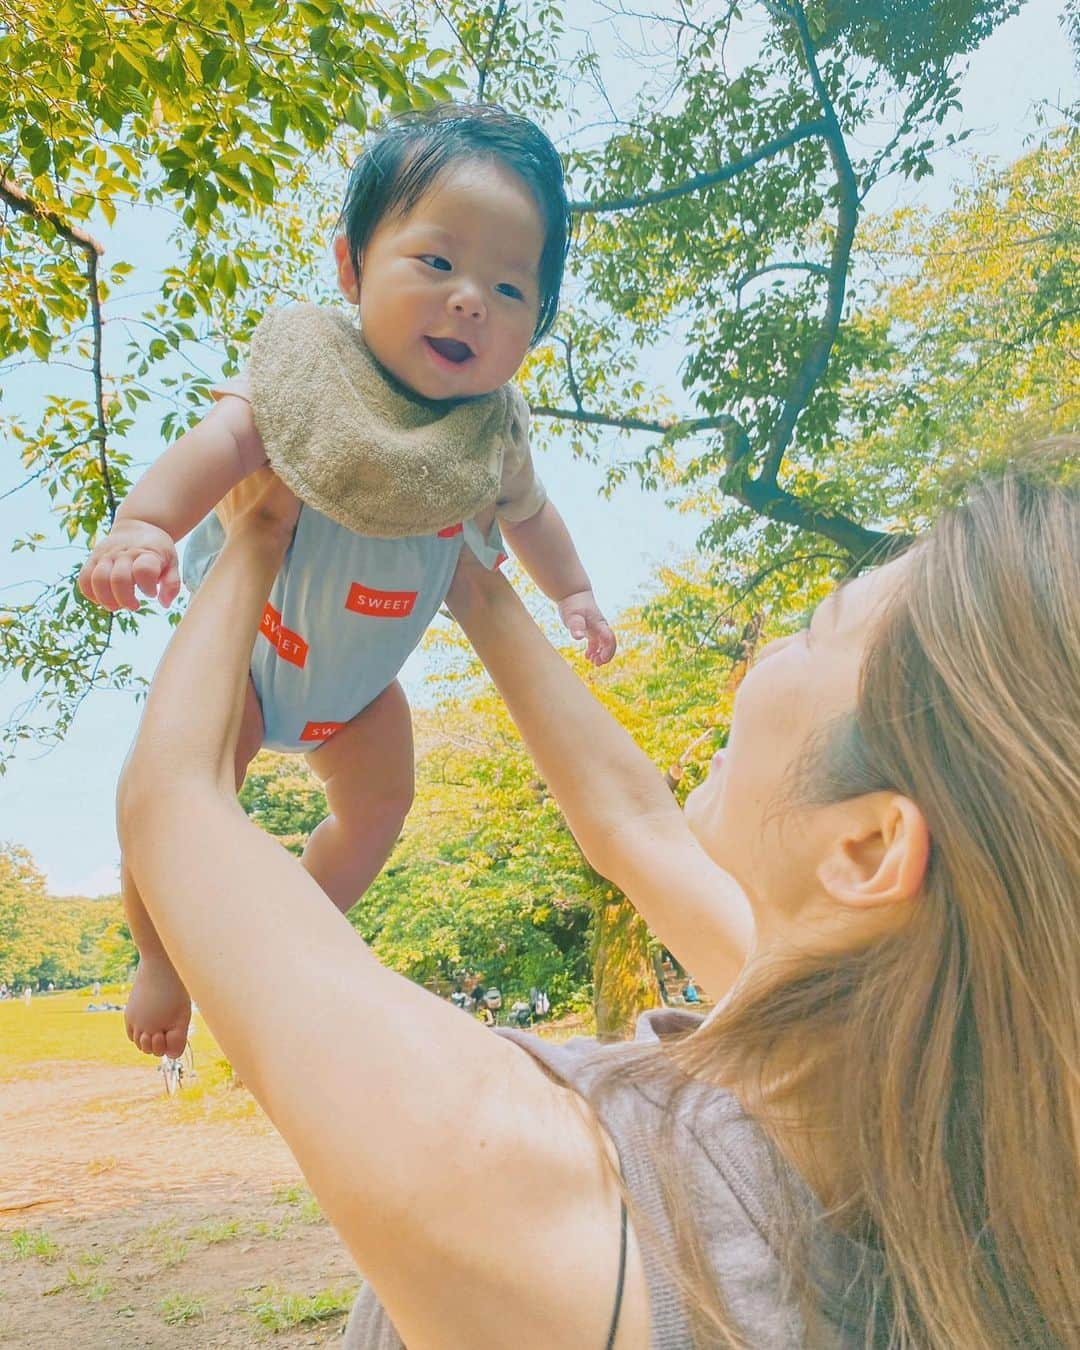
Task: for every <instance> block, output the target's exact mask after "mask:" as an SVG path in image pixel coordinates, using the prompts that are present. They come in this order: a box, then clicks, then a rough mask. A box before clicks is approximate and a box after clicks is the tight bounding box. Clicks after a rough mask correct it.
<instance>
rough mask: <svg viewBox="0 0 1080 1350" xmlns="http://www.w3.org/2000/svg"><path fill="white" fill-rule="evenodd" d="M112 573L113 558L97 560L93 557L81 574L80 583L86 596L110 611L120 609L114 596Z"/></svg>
mask: <svg viewBox="0 0 1080 1350" xmlns="http://www.w3.org/2000/svg"><path fill="white" fill-rule="evenodd" d="M112 573H113V560H112V558H108V557H106V558H98V560H97V561H96V562H95V561H94V559H93V558H91V559H90V560H89V562H87V564H86V566H85V567H84V568H83V570H82V572H81V573H80V574H79V585H80V586H81V587H82V590H83V594H84V595H85V596H86V598H87V599H88V600H93V602H94V604H95V605H100V606H101V607H102V609H107V610H110V611H114V610H116V609H119V605H117V603H116V600H115V599H114V597H113V589H112ZM84 578H85V585H84V584H83V582H84Z"/></svg>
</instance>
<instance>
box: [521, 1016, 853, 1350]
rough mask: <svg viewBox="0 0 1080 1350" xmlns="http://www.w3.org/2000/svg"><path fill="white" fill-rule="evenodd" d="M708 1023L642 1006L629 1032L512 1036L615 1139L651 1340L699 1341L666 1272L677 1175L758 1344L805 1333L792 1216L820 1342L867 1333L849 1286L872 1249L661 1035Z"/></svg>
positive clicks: (789, 1340)
mask: <svg viewBox="0 0 1080 1350" xmlns="http://www.w3.org/2000/svg"><path fill="white" fill-rule="evenodd" d="M704 1022H705V1018H704V1017H702V1016H701V1015H700V1014H698V1013H691V1012H685V1011H682V1010H677V1009H670V1008H658V1009H654V1010H652V1011H650V1012H647V1013H643V1014H642V1015H641V1017H640V1018H639V1019H638V1024H637V1028H636V1035H635V1038H634V1040H633V1041H631V1042H625V1041H624V1042H618V1043H614V1044H611V1043H601V1042H599V1041H596V1040H592V1039H587V1038H576V1039H573V1040H569V1041H566V1042H564V1043H562V1044H557V1043H553V1042H551V1041H545V1040H541V1039H540V1038H539V1037H537V1036H535V1035H529V1034H525V1033H521V1032H513V1031H509V1030H506V1031H503V1032H502V1034H503V1035H506V1036H508V1037H510V1038H511V1039H513V1040H514V1041H515V1042H516V1043H517V1044H519V1045H520V1046H521V1047H522V1049H524V1050H526V1051H528V1053H529V1054H530V1055H532V1056H533V1058H534V1059H535V1060H536V1061H537V1062H538V1063H539V1064H540V1065H541V1066H542V1067H543V1068H544V1069H545V1071H546V1072H548V1073H550V1074H551V1075H552V1076H553V1077H555V1078H556V1079H557V1080H558V1081H560V1082H562V1083H563V1084H565V1086H567V1087H568V1088H571V1089H573V1090H574V1091H576V1092H578V1093H580V1095H581V1096H582V1097H583V1098H585V1100H586V1101H588V1103H589V1104H590V1105H591V1106H592V1108H593V1110H594V1111H595V1112H596V1114H597V1117H598V1119H599V1120H600V1121H601V1123H602V1124H603V1126H604V1128H605V1129H606V1130H607V1132H608V1134H609V1135H610V1137H611V1140H612V1143H613V1144H614V1145H615V1149H616V1151H617V1153H618V1155H619V1164H620V1168H621V1170H622V1175H623V1181H624V1183H625V1185H626V1189H627V1192H628V1194H629V1196H630V1199H631V1201H632V1203H633V1206H634V1209H635V1211H636V1213H637V1215H638V1216H639V1218H642V1219H644V1221H645V1223H646V1224H647V1225H648V1228H649V1229H650V1230H651V1233H652V1234H653V1236H654V1238H655V1242H648V1241H646V1242H645V1243H644V1244H643V1248H642V1255H643V1260H644V1264H645V1273H646V1279H647V1281H648V1284H649V1294H650V1302H651V1307H652V1313H653V1324H654V1325H653V1333H654V1334H653V1344H654V1345H656V1346H665V1347H666V1346H675V1345H683V1344H689V1339H688V1338H689V1324H688V1317H687V1308H686V1303H685V1297H684V1294H683V1291H682V1290H681V1288H680V1287H679V1285H678V1282H677V1281H676V1280H675V1279H673V1277H672V1275H671V1273H670V1272H671V1267H672V1264H674V1263H675V1262H676V1261H677V1259H678V1257H677V1254H676V1253H677V1243H676V1240H675V1234H674V1230H673V1227H672V1222H671V1215H670V1210H669V1203H668V1200H669V1196H670V1182H671V1181H672V1180H673V1179H675V1178H677V1181H678V1188H679V1189H680V1190H681V1191H682V1192H683V1194H684V1195H685V1196H686V1197H687V1198H688V1199H689V1200H690V1201H691V1202H692V1205H693V1213H692V1216H691V1219H692V1222H693V1223H694V1226H695V1227H696V1228H697V1230H698V1232H699V1233H700V1234H701V1236H702V1239H703V1242H704V1247H705V1249H706V1251H707V1252H708V1256H709V1259H710V1264H711V1265H712V1267H713V1270H714V1273H715V1275H716V1279H717V1282H718V1284H719V1286H720V1288H721V1290H722V1291H723V1296H724V1300H725V1302H726V1304H727V1306H728V1307H729V1309H730V1310H731V1311H732V1312H733V1313H734V1315H735V1316H736V1318H737V1320H738V1321H739V1322H741V1323H742V1325H744V1326H746V1327H752V1328H753V1329H754V1336H755V1340H754V1344H755V1345H756V1346H759V1347H761V1350H766V1348H768V1350H781V1347H782V1348H783V1350H788V1347H795V1346H801V1345H802V1344H803V1343H804V1330H803V1323H802V1320H801V1316H800V1313H799V1311H798V1307H797V1302H798V1300H797V1298H796V1297H795V1296H794V1294H793V1291H792V1287H791V1281H790V1271H789V1268H788V1267H789V1262H788V1253H789V1250H790V1246H791V1242H790V1239H791V1231H792V1230H791V1227H790V1225H791V1224H792V1223H793V1222H795V1223H796V1224H797V1226H798V1228H799V1231H800V1232H801V1233H802V1234H803V1235H804V1236H806V1237H809V1238H810V1240H811V1246H812V1248H813V1250H814V1257H813V1263H812V1264H813V1274H812V1277H811V1278H812V1279H813V1280H814V1282H815V1284H816V1285H817V1294H818V1297H819V1298H820V1300H821V1303H822V1305H823V1308H824V1311H825V1315H826V1320H827V1325H826V1326H824V1327H823V1328H822V1330H821V1332H820V1339H821V1343H822V1344H823V1345H834V1346H843V1345H847V1344H855V1343H859V1344H861V1341H860V1340H859V1339H858V1338H859V1337H860V1336H861V1335H862V1334H863V1332H862V1329H863V1328H864V1327H865V1318H864V1314H863V1313H862V1312H861V1311H860V1310H859V1307H858V1304H859V1300H858V1299H857V1298H855V1297H853V1296H852V1295H851V1292H850V1291H851V1289H852V1287H853V1285H854V1284H855V1283H856V1282H857V1281H856V1280H855V1279H853V1271H856V1270H858V1269H861V1268H862V1267H863V1265H864V1262H865V1259H866V1253H865V1252H864V1251H863V1250H862V1249H861V1248H859V1249H858V1250H855V1249H854V1244H849V1243H847V1242H846V1241H845V1240H843V1239H840V1238H839V1237H838V1236H837V1235H834V1234H831V1233H829V1232H828V1231H826V1230H825V1229H824V1227H823V1225H821V1224H820V1223H819V1219H820V1217H821V1215H820V1208H819V1206H818V1205H817V1203H816V1201H815V1199H814V1197H813V1195H812V1193H811V1192H810V1190H809V1188H808V1187H807V1186H806V1184H805V1182H803V1180H802V1178H801V1177H800V1176H799V1175H798V1174H797V1173H796V1172H795V1171H794V1170H793V1169H792V1168H791V1167H790V1165H789V1164H788V1163H787V1162H786V1161H785V1160H784V1159H783V1158H782V1157H781V1156H780V1155H779V1153H778V1152H777V1150H776V1149H775V1148H774V1147H773V1145H772V1143H771V1141H770V1140H769V1138H768V1136H767V1135H766V1133H765V1131H764V1130H763V1129H762V1128H761V1126H760V1125H759V1124H758V1123H757V1122H756V1121H755V1120H754V1119H753V1118H752V1117H751V1116H750V1115H749V1114H748V1113H747V1112H746V1110H745V1109H744V1107H743V1105H742V1103H741V1102H740V1101H739V1098H738V1097H737V1095H736V1094H735V1093H733V1092H731V1091H730V1090H728V1089H727V1088H723V1087H718V1086H716V1085H715V1084H711V1083H707V1082H704V1081H701V1080H699V1079H691V1078H689V1077H688V1076H687V1075H686V1074H685V1073H683V1072H682V1071H681V1070H680V1069H679V1068H678V1066H677V1064H676V1062H675V1059H674V1057H673V1056H671V1055H668V1054H666V1053H665V1051H664V1042H665V1041H667V1040H669V1039H670V1038H673V1037H674V1038H681V1037H685V1036H688V1035H692V1034H693V1033H694V1032H695V1031H697V1030H699V1029H700V1028H701V1026H702V1025H703V1024H704ZM845 1290H846V1291H847V1292H846V1293H845ZM849 1336H851V1337H852V1338H853V1339H852V1340H850V1341H849V1339H848V1337H849Z"/></svg>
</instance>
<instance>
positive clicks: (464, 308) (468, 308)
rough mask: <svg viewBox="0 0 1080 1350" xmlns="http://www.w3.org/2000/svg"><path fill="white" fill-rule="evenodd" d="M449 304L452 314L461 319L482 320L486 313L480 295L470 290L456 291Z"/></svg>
mask: <svg viewBox="0 0 1080 1350" xmlns="http://www.w3.org/2000/svg"><path fill="white" fill-rule="evenodd" d="M450 303H451V308H452V309H453V311H454V313H455V314H457V315H460V316H461V317H463V318H464V317H468V318H471V319H482V318H483V317H484V315H485V313H486V312H487V311H486V310H485V308H484V302H483V300H482V299H481V298H480V295H479V294H478V293H477V292H476V291H474V290H471V289H470V290H468V291H458V292H457V294H456V295H455V296H454V297H453V299H452V300H451V302H450Z"/></svg>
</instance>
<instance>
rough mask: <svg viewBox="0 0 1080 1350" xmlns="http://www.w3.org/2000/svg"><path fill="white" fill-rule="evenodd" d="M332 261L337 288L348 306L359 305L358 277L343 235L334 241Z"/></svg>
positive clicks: (347, 242)
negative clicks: (335, 264) (335, 266)
mask: <svg viewBox="0 0 1080 1350" xmlns="http://www.w3.org/2000/svg"><path fill="white" fill-rule="evenodd" d="M334 261H335V262H336V263H337V280H338V288H339V289H340V291H341V294H342V295H343V296H344V297H345V299H346V300H348V302H349V304H350V305H358V304H359V303H360V276H359V274H358V272H357V270H356V267H355V265H354V264H353V260H352V257H351V255H350V252H349V241H348V240H347V239H346V238H345V236H344V235H343V234H339V235H338V237H337V238H336V239H335V240H334Z"/></svg>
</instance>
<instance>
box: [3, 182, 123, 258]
mask: <svg viewBox="0 0 1080 1350" xmlns="http://www.w3.org/2000/svg"><path fill="white" fill-rule="evenodd" d="M0 201H4V202H6V203H7V204H8V206H10V207H11V208H12V210H13V211H20V212H22V214H23V215H26V216H33V217H34V219H35V220H44V221H45V222H46V223H47V224H49V225H51V226H52V227H53V229H54V230H55V231H56V233H57V234H59V235H61V236H62V237H63V238H64V239H66V240H67V241H68V243H69V244H74V245H75V246H76V248H81V249H83V250H84V251H85V252H88V253H94V254H96V255H97V256H98V257H101V256H103V255H104V253H105V247H104V245H103V244H99V243H98V241H97V240H96V239H95V238H94V236H93V235H91V234H87V233H86V231H85V230H80V229H79V228H78V227H77V226H75V225H69V224H68V222H67V221H66V220H64V218H63V217H62V216H60V215H58V214H57V213H56V212H55V211H53V210H51V209H50V208H49V207H47V206H40V205H39V204H38V203H37V202H35V201H33V200H31V198H29V197H28V196H27V195H26V193H25V192H23V190H22V188H19V187H16V186H15V184H14V183H13V182H12V181H11V179H10V178H4V179H2V180H0Z"/></svg>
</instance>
